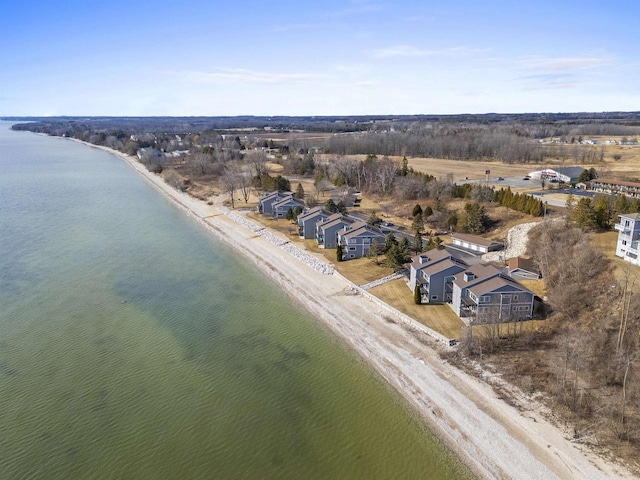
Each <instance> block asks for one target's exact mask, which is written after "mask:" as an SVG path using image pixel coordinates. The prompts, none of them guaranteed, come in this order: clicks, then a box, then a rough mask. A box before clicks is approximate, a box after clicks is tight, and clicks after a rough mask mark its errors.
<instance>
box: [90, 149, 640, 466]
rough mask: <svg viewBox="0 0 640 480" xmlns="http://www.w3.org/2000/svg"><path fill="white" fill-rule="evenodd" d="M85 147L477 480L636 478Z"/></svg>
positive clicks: (334, 290)
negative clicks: (225, 256) (382, 389)
mask: <svg viewBox="0 0 640 480" xmlns="http://www.w3.org/2000/svg"><path fill="white" fill-rule="evenodd" d="M81 143H84V142H81ZM87 145H89V146H91V147H94V148H102V149H103V150H106V151H109V152H110V153H112V154H114V155H117V156H118V157H119V158H121V159H122V160H124V161H125V162H126V163H127V164H128V165H130V166H131V168H133V169H134V170H135V171H136V172H138V173H139V174H140V175H141V176H142V177H143V178H144V179H145V180H146V181H148V182H149V183H150V184H151V185H153V186H154V187H155V188H157V189H158V190H159V191H160V192H162V193H163V194H164V195H165V196H166V197H167V198H169V199H170V200H171V201H173V202H174V203H175V204H176V205H177V206H179V207H180V208H181V209H182V210H183V211H184V212H185V213H187V214H188V215H189V216H191V217H192V218H193V219H194V220H195V221H197V222H198V223H199V224H200V225H202V227H203V228H205V229H206V231H208V232H209V233H210V234H212V235H214V236H215V237H217V238H219V239H221V240H222V241H224V242H225V243H227V244H228V245H230V246H231V247H233V248H234V249H235V250H236V251H237V252H238V253H240V254H241V255H243V256H244V257H245V258H246V259H247V260H249V261H250V262H252V263H254V264H255V265H256V266H257V267H258V268H259V269H260V270H261V271H263V272H264V273H265V274H266V275H268V276H269V277H270V278H271V279H272V280H273V281H274V282H276V283H277V284H278V285H279V286H280V287H281V288H283V289H284V290H285V291H286V292H287V293H288V294H289V295H290V296H291V297H293V298H295V299H296V300H297V301H298V302H300V303H301V304H302V305H303V306H304V307H305V308H307V309H308V310H309V311H310V312H311V313H312V314H314V315H315V317H316V318H317V319H318V320H320V321H322V322H323V323H324V324H325V325H326V326H327V327H328V328H329V329H330V330H331V331H332V332H334V333H335V334H336V335H337V336H339V337H340V338H342V339H344V341H346V342H347V343H348V344H349V345H350V346H351V347H352V348H353V349H354V351H356V352H357V353H358V354H359V355H360V356H361V357H362V358H363V359H364V360H366V361H367V362H368V363H369V364H370V365H371V366H372V367H373V368H375V369H376V371H378V372H379V373H380V374H381V375H382V376H383V377H384V378H385V379H386V380H387V381H388V382H389V383H390V384H391V385H392V386H393V387H394V388H396V389H397V390H398V391H399V392H400V393H401V394H402V395H403V396H404V397H405V398H406V399H407V400H408V401H409V402H410V404H411V405H412V406H413V407H414V408H415V410H416V411H417V412H418V413H419V414H420V415H421V416H422V417H423V418H424V420H425V422H426V423H427V424H428V425H429V426H430V428H432V430H433V431H434V432H435V433H436V434H437V435H438V436H439V437H440V438H441V439H442V441H443V442H445V443H446V444H447V445H448V446H449V447H450V448H451V449H452V450H454V451H455V452H456V453H457V454H458V455H459V456H460V457H461V459H462V460H463V461H464V462H465V463H466V464H467V465H468V466H469V467H470V468H471V469H472V470H473V471H474V472H475V473H476V474H477V475H479V476H480V477H482V478H497V479H503V478H516V479H550V478H560V479H607V478H629V479H630V478H635V477H634V476H633V475H632V474H631V473H630V472H628V471H627V470H626V469H624V468H623V467H620V466H618V465H615V464H613V463H611V462H608V461H606V460H604V459H603V458H600V457H599V456H596V455H594V454H593V453H591V452H589V451H586V450H584V449H582V448H581V446H580V445H577V444H575V443H572V442H571V440H570V438H568V436H565V435H564V434H563V432H562V431H561V430H560V429H559V428H557V427H555V426H553V425H552V424H551V423H550V422H549V421H547V420H546V419H545V417H544V416H543V415H542V413H541V411H542V410H541V408H540V407H539V406H535V405H531V406H530V407H529V408H528V409H527V410H526V411H524V412H520V411H518V410H517V409H516V408H514V407H512V406H510V405H508V404H507V403H505V402H504V401H503V400H501V399H500V398H498V397H497V395H496V394H495V393H494V391H493V390H492V388H491V387H490V386H489V385H487V384H485V383H484V382H482V381H480V380H478V379H476V378H474V377H472V376H470V375H468V374H466V373H464V372H462V371H460V370H458V369H457V368H454V367H452V366H451V365H449V364H447V363H446V362H444V361H443V360H441V359H440V357H439V355H438V352H437V348H436V347H435V341H434V340H433V339H430V338H429V337H427V336H425V335H423V334H422V333H418V332H415V331H411V329H408V328H405V327H403V326H402V324H401V323H400V322H394V321H390V319H389V314H388V312H386V311H385V310H384V309H383V307H382V306H380V305H378V304H376V303H374V302H372V301H371V300H369V299H367V298H366V297H365V296H363V295H359V294H357V293H355V292H354V290H353V288H352V286H351V285H349V284H348V283H347V282H345V280H344V279H342V278H341V277H340V276H338V275H333V274H327V273H326V272H324V273H323V272H320V271H318V270H317V269H314V268H312V267H310V266H309V265H308V264H307V263H304V262H303V261H301V260H299V259H297V258H296V257H294V256H293V255H291V254H290V253H289V252H288V251H287V250H286V249H285V248H284V246H283V245H280V246H279V245H276V244H275V243H273V242H271V241H269V239H268V238H267V237H265V236H261V235H259V234H257V233H256V232H254V231H252V230H250V229H249V228H247V227H246V226H245V225H242V224H240V223H238V222H236V221H234V220H233V219H232V218H230V217H229V216H228V215H226V214H225V213H224V212H225V209H224V207H222V200H221V199H218V200H217V201H216V202H215V203H214V205H207V204H206V203H205V202H203V201H200V200H197V199H195V198H193V197H191V196H190V195H188V194H186V193H183V192H179V191H177V190H175V189H173V188H172V187H170V186H169V185H167V184H166V183H165V182H164V181H163V180H162V178H160V177H159V176H157V175H155V174H152V173H150V172H149V171H148V170H147V169H146V168H145V167H144V166H143V165H142V164H141V163H139V162H138V161H137V159H135V158H132V157H129V156H127V155H124V154H122V153H120V152H116V151H113V150H110V149H108V148H103V147H96V146H94V145H90V144H87ZM274 235H277V234H275V233H274ZM283 242H286V240H285V239H283ZM323 261H325V260H324V259H323ZM523 398H524V396H523ZM400 476H401V475H400Z"/></svg>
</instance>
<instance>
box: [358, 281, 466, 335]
mask: <svg viewBox="0 0 640 480" xmlns="http://www.w3.org/2000/svg"><path fill="white" fill-rule="evenodd" d="M369 292H370V293H371V294H373V295H375V296H376V297H378V298H379V299H380V300H382V301H384V302H386V303H388V304H389V305H391V306H392V307H395V308H397V309H398V310H400V311H401V312H402V313H405V314H407V315H409V316H410V317H412V318H414V319H416V320H417V321H418V322H420V323H422V324H423V325H426V326H427V327H429V328H432V329H433V330H435V331H436V332H439V333H441V334H442V335H445V336H446V337H449V338H457V339H459V338H460V334H461V332H462V327H463V326H464V323H462V320H460V319H459V318H458V316H457V315H456V314H455V313H454V312H453V310H451V307H449V305H416V304H415V303H413V293H412V292H411V290H409V288H408V287H407V284H406V283H405V280H404V279H403V278H401V279H399V280H394V281H393V282H389V283H385V284H384V285H380V286H379V287H375V288H372V289H371V290H369Z"/></svg>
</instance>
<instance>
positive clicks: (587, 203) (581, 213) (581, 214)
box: [570, 198, 598, 230]
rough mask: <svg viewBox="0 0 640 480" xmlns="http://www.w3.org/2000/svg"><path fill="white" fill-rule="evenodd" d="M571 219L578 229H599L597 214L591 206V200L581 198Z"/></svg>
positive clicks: (572, 212)
mask: <svg viewBox="0 0 640 480" xmlns="http://www.w3.org/2000/svg"><path fill="white" fill-rule="evenodd" d="M570 219H571V221H572V222H573V223H575V224H576V225H577V226H578V227H580V228H583V229H586V230H594V229H596V228H597V227H598V222H597V220H596V213H595V211H594V210H593V206H592V205H591V199H589V198H581V199H580V200H578V203H576V206H575V207H574V208H573V210H572V211H571V214H570Z"/></svg>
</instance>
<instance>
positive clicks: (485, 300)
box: [480, 295, 491, 303]
mask: <svg viewBox="0 0 640 480" xmlns="http://www.w3.org/2000/svg"><path fill="white" fill-rule="evenodd" d="M490 301H491V295H483V296H481V297H480V303H489V302H490Z"/></svg>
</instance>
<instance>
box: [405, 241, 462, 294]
mask: <svg viewBox="0 0 640 480" xmlns="http://www.w3.org/2000/svg"><path fill="white" fill-rule="evenodd" d="M468 267H469V265H467V263H465V262H464V261H462V260H460V259H459V258H457V257H454V256H453V255H451V254H450V253H449V252H447V251H446V250H438V249H433V250H429V251H428V252H425V253H421V254H420V255H416V256H415V257H413V258H412V259H411V264H410V265H409V283H408V285H409V288H410V289H411V291H412V292H413V291H415V288H416V286H419V288H420V294H421V297H422V303H451V301H452V295H453V276H454V275H455V274H457V273H460V272H462V271H463V270H465V269H467V268H468Z"/></svg>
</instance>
